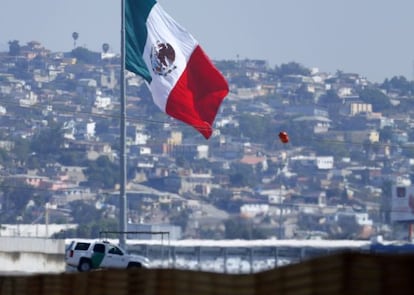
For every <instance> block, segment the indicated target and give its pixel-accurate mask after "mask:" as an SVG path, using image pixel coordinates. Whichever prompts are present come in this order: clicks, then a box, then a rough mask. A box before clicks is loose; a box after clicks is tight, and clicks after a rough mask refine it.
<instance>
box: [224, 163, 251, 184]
mask: <svg viewBox="0 0 414 295" xmlns="http://www.w3.org/2000/svg"><path fill="white" fill-rule="evenodd" d="M255 179H256V177H255V175H254V171H253V168H252V167H251V166H249V165H247V164H243V163H232V164H231V167H230V185H231V186H233V187H243V186H253V185H254V183H255Z"/></svg>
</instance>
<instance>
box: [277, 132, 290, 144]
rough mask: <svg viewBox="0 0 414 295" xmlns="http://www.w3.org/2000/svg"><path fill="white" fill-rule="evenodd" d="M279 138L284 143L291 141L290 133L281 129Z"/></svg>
mask: <svg viewBox="0 0 414 295" xmlns="http://www.w3.org/2000/svg"><path fill="white" fill-rule="evenodd" d="M279 139H280V141H281V142H283V143H288V142H289V135H288V134H287V133H286V132H285V131H281V132H280V133H279Z"/></svg>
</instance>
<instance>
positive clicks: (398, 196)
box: [397, 187, 405, 198]
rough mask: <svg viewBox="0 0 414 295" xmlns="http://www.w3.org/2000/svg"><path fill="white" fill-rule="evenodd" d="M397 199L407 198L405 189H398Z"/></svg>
mask: <svg viewBox="0 0 414 295" xmlns="http://www.w3.org/2000/svg"><path fill="white" fill-rule="evenodd" d="M397 198H405V187H397Z"/></svg>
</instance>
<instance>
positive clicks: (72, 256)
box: [65, 240, 149, 272]
mask: <svg viewBox="0 0 414 295" xmlns="http://www.w3.org/2000/svg"><path fill="white" fill-rule="evenodd" d="M65 259H66V264H67V265H69V266H72V267H76V268H77V269H78V271H80V272H86V271H90V270H91V269H99V268H133V267H135V268H140V267H143V268H148V267H149V260H148V258H146V257H144V256H140V255H130V254H127V253H126V252H125V251H124V250H123V249H121V248H120V247H118V246H116V245H114V244H111V243H109V242H107V241H87V240H73V241H72V242H71V243H70V245H69V246H68V247H67V248H66V255H65Z"/></svg>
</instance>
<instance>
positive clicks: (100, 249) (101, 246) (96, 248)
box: [93, 244, 105, 253]
mask: <svg viewBox="0 0 414 295" xmlns="http://www.w3.org/2000/svg"><path fill="white" fill-rule="evenodd" d="M93 252H97V253H105V245H104V244H96V245H95V246H94V247H93Z"/></svg>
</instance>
